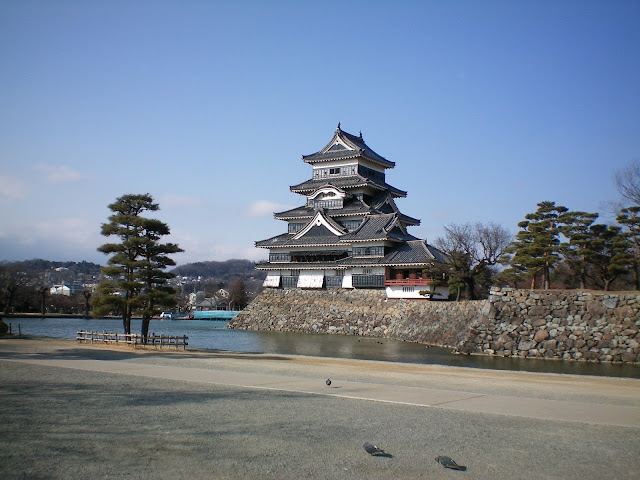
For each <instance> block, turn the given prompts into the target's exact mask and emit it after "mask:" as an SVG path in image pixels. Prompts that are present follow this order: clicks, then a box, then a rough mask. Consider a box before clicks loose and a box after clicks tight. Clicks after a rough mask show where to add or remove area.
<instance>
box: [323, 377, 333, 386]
mask: <svg viewBox="0 0 640 480" xmlns="http://www.w3.org/2000/svg"><path fill="white" fill-rule="evenodd" d="M324 383H326V384H327V387H329V386H331V380H329V379H328V378H327V381H326V382H324Z"/></svg>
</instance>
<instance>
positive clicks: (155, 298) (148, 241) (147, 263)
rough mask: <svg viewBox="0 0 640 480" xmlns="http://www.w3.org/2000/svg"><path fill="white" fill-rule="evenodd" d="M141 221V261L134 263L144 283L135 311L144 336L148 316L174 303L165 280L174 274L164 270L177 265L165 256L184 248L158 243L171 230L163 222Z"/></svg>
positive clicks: (147, 328) (172, 291)
mask: <svg viewBox="0 0 640 480" xmlns="http://www.w3.org/2000/svg"><path fill="white" fill-rule="evenodd" d="M141 224H142V237H141V239H140V242H139V254H140V261H138V263H137V275H136V277H137V279H138V281H139V282H140V283H141V284H142V285H144V287H143V289H142V292H141V294H140V295H139V297H138V302H139V312H138V313H140V314H142V331H141V334H142V336H143V337H145V338H146V337H147V335H148V334H149V323H150V321H151V318H152V317H153V316H154V315H157V314H159V313H160V312H161V311H162V310H161V309H160V307H162V308H163V309H164V308H171V307H175V306H176V299H175V291H174V289H173V288H172V287H170V286H167V281H168V280H169V279H171V278H174V277H175V275H174V274H173V273H170V272H166V271H165V269H166V267H169V266H174V265H175V264H176V263H175V262H174V261H173V260H172V259H171V258H169V257H168V255H169V254H171V253H178V252H182V251H184V250H182V249H181V248H180V247H178V246H177V245H175V244H173V243H158V242H159V240H160V238H161V237H162V236H163V235H168V234H169V233H170V232H169V227H168V226H167V225H166V224H165V223H163V222H160V221H159V220H154V219H149V218H144V219H142V221H141Z"/></svg>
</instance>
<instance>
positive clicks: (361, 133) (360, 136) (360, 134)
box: [360, 130, 364, 141]
mask: <svg viewBox="0 0 640 480" xmlns="http://www.w3.org/2000/svg"><path fill="white" fill-rule="evenodd" d="M360 140H362V141H364V138H362V130H360Z"/></svg>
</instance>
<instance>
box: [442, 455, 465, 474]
mask: <svg viewBox="0 0 640 480" xmlns="http://www.w3.org/2000/svg"><path fill="white" fill-rule="evenodd" d="M436 462H438V463H439V464H441V465H442V466H443V467H444V468H450V469H451V470H461V471H463V472H464V471H465V470H466V469H467V467H463V466H462V465H458V464H457V463H456V462H455V461H453V459H452V458H451V457H444V456H440V457H436Z"/></svg>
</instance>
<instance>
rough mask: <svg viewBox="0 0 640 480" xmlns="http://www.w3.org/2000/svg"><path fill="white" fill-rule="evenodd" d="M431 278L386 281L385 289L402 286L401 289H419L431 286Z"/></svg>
mask: <svg viewBox="0 0 640 480" xmlns="http://www.w3.org/2000/svg"><path fill="white" fill-rule="evenodd" d="M430 283H431V279H429V278H404V279H402V280H385V282H384V286H385V287H393V286H401V287H417V286H421V285H429V284H430Z"/></svg>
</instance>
